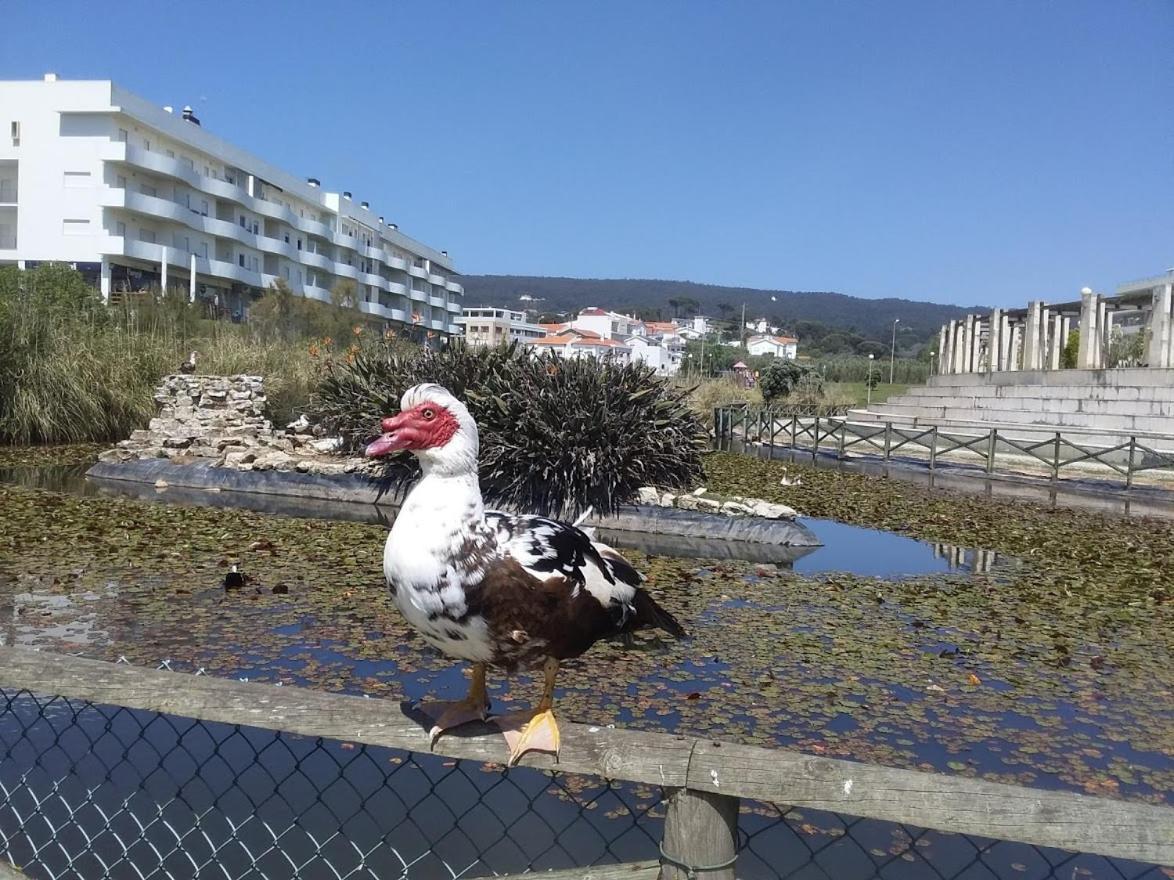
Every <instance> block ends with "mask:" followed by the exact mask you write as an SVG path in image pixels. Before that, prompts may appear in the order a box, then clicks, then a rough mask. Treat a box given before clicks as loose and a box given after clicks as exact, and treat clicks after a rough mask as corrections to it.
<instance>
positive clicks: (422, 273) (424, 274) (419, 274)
mask: <svg viewBox="0 0 1174 880" xmlns="http://www.w3.org/2000/svg"><path fill="white" fill-rule="evenodd" d="M408 274H409V275H411V276H412V277H413V278H421V279H423V280H424V281H427V280H428V270H427V269H425V268H424V267H423V266H408Z"/></svg>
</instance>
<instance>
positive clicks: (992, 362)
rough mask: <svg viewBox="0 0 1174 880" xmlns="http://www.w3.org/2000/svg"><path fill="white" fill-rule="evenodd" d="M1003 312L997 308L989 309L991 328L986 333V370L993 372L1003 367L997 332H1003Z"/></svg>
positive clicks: (1001, 346)
mask: <svg viewBox="0 0 1174 880" xmlns="http://www.w3.org/2000/svg"><path fill="white" fill-rule="evenodd" d="M1002 315H1003V313H1002V312H1001V311H1000V310H999V309H991V329H990V333H989V334H988V335H987V343H986V351H987V362H986V368H987V372H989V373H994V372H997V371H999V370H1001V369H1002V368H1003V366H1002V363H1001V362H1002V360H1003V345H1002V342H1001V341H1000V339H999V334H1000V333H1002V332H1003V317H1002Z"/></svg>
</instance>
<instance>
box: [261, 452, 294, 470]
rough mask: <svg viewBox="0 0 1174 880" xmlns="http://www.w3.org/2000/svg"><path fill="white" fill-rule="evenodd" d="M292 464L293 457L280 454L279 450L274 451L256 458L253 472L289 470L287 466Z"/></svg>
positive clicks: (283, 453) (284, 453) (287, 454)
mask: <svg viewBox="0 0 1174 880" xmlns="http://www.w3.org/2000/svg"><path fill="white" fill-rule="evenodd" d="M293 462H294V457H293V456H292V455H290V454H289V453H286V452H282V451H281V450H274V451H273V452H266V453H265V454H264V455H260V456H258V457H257V458H256V459H255V460H254V461H253V470H257V471H271V470H276V471H280V470H289V466H290V465H291V464H293Z"/></svg>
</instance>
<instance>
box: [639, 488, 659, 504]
mask: <svg viewBox="0 0 1174 880" xmlns="http://www.w3.org/2000/svg"><path fill="white" fill-rule="evenodd" d="M636 501H637V503H639V504H660V492H658V491H657V490H656V489H654V488H653V487H652V486H641V487H640V488H639V489H637V490H636Z"/></svg>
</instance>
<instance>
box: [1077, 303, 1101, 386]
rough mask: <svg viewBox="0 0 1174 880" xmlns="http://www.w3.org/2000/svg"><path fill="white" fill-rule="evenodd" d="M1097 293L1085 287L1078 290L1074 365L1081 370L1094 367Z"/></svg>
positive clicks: (1093, 368)
mask: <svg viewBox="0 0 1174 880" xmlns="http://www.w3.org/2000/svg"><path fill="white" fill-rule="evenodd" d="M1096 348H1097V295H1096V294H1095V293H1093V292H1092V291H1091V290H1089V289H1088V288H1087V287H1086V288H1084V290H1082V291H1080V354H1079V355H1078V356H1077V358H1076V366H1078V367H1079V368H1080V369H1082V370H1095V369H1096Z"/></svg>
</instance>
